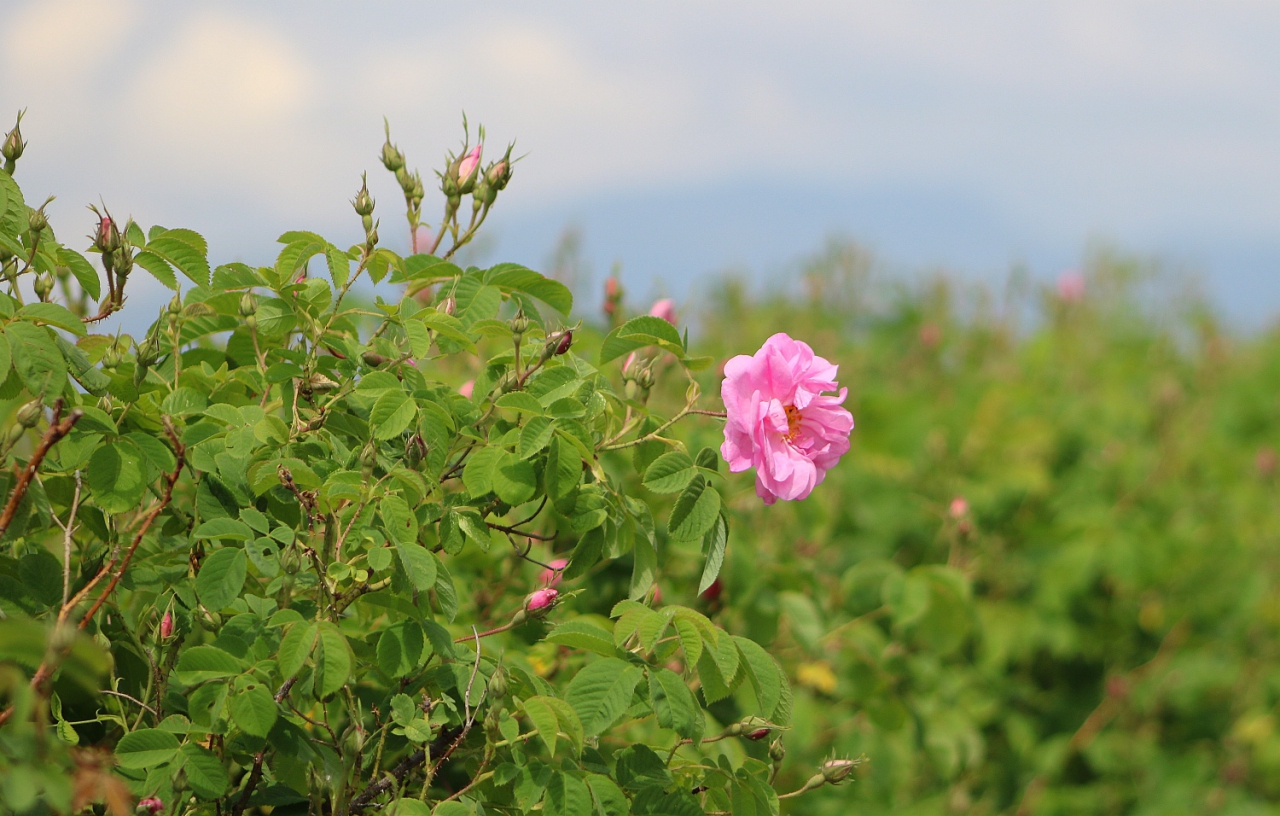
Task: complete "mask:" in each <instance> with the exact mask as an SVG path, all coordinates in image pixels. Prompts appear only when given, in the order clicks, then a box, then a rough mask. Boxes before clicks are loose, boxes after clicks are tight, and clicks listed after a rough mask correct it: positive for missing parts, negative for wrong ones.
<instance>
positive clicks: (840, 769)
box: [822, 759, 858, 785]
mask: <svg viewBox="0 0 1280 816" xmlns="http://www.w3.org/2000/svg"><path fill="white" fill-rule="evenodd" d="M857 766H858V762H857V761H856V760H852V759H829V760H827V761H826V762H824V763H822V778H823V779H825V780H826V781H827V782H829V783H831V784H832V785H839V784H840V783H841V782H843V781H845V780H846V779H848V778H849V774H851V773H853V769H854V768H856V767H857Z"/></svg>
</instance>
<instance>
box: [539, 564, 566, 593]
mask: <svg viewBox="0 0 1280 816" xmlns="http://www.w3.org/2000/svg"><path fill="white" fill-rule="evenodd" d="M547 566H548V567H549V569H544V570H543V571H542V572H540V573H538V583H540V584H542V585H543V586H544V587H553V586H555V585H556V584H558V583H560V573H562V572H564V568H565V567H567V566H569V560H568V559H567V558H557V559H556V560H554V561H552V562H551V563H549V564H547Z"/></svg>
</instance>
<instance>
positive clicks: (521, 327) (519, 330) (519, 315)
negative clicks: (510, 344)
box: [507, 309, 529, 338]
mask: <svg viewBox="0 0 1280 816" xmlns="http://www.w3.org/2000/svg"><path fill="white" fill-rule="evenodd" d="M507 325H509V326H511V333H512V334H514V335H516V337H517V338H519V337H520V336H521V335H523V334H524V333H525V332H526V331H528V330H529V318H527V317H525V316H524V309H521V310H520V311H518V312H516V316H515V317H513V318H511V321H510V322H509V323H508V324H507Z"/></svg>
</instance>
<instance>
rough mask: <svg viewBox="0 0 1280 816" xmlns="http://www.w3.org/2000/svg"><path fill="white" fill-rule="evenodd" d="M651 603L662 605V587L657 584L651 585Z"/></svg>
mask: <svg viewBox="0 0 1280 816" xmlns="http://www.w3.org/2000/svg"><path fill="white" fill-rule="evenodd" d="M653 602H654V603H655V604H660V603H662V587H660V586H658V585H657V584H654V585H653Z"/></svg>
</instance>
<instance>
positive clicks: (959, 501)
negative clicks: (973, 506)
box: [950, 496, 969, 519]
mask: <svg viewBox="0 0 1280 816" xmlns="http://www.w3.org/2000/svg"><path fill="white" fill-rule="evenodd" d="M950 513H951V518H954V519H958V518H964V517H965V516H967V515H969V502H967V501H965V499H964V497H963V496H956V497H955V498H954V499H952V500H951V508H950Z"/></svg>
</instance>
